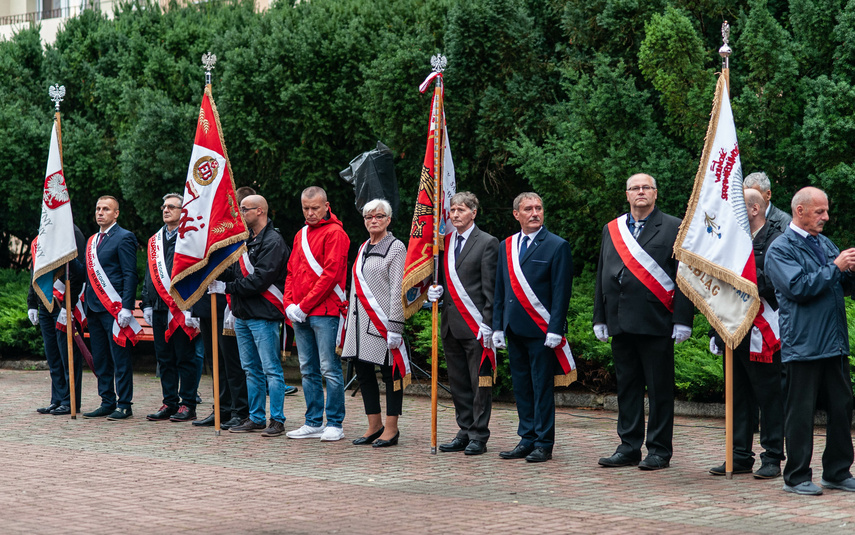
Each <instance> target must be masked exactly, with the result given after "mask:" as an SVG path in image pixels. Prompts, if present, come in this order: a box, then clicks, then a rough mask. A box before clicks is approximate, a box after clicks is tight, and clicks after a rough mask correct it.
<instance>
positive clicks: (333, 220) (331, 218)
mask: <svg viewBox="0 0 855 535" xmlns="http://www.w3.org/2000/svg"><path fill="white" fill-rule="evenodd" d="M306 225H308V226H309V228H310V229H316V228H322V227H324V226H326V225H338V226H340V227H342V228H344V225H342V224H341V221H340V220H339V218H337V217H336V216H335V214H334V213H333V211H332V208H330V209H329V210H328V211H327V217H326V218H324V219H321V220H320V221H318V222H317V223H315V224H314V225H310V224H309V223H308V222H307V223H306Z"/></svg>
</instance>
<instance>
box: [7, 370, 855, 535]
mask: <svg viewBox="0 0 855 535" xmlns="http://www.w3.org/2000/svg"><path fill="white" fill-rule="evenodd" d="M85 373H86V375H84V384H83V410H84V411H88V410H92V409H94V408H95V407H96V406H97V405H98V398H97V395H96V386H95V380H94V377H93V376H92V375H91V373H89V372H88V370H87V371H86V372H85ZM134 390H135V398H134V401H135V403H134V407H133V408H134V418H132V419H130V420H127V421H121V422H107V421H106V420H103V419H99V420H87V419H84V418H82V417H78V419H77V420H71V419H70V418H69V417H67V416H62V417H57V416H42V415H38V414H36V412H35V409H36V408H37V407H40V406H43V405H46V404H47V402H48V397H49V377H48V374H47V372H44V371H14V370H0V415H2V421H3V423H4V430H3V432H2V433H0V451H2V453H0V470H2V479H0V481H2V483H0V534H17V533H90V534H97V533H169V534H182V533H214V534H218V533H223V534H234V533H296V534H299V533H347V534H362V533H365V534H382V533H412V534H420V533H442V534H456V533H467V534H478V533H491V534H495V533H520V534H528V533H531V534H543V533H586V534H598V533H604V534H605V533H674V534H679V535H686V534H692V533H776V534H779V535H784V534H790V533H829V534H832V533H853V532H855V493H845V492H841V491H826V492H825V494H824V495H823V496H819V497H800V496H794V495H790V494H786V493H784V492H782V491H781V486H782V484H783V483H782V481H781V479H780V478H779V479H776V480H772V481H759V480H755V479H753V478H752V477H751V476H750V475H747V476H746V475H739V476H734V478H733V479H732V480H726V479H725V478H723V477H713V476H710V475H708V474H707V470H708V469H709V468H710V467H711V466H714V465H716V464H719V463H721V462H722V461H723V459H724V430H723V426H724V422H723V420H719V419H703V418H685V417H680V418H678V419H677V427H676V430H675V456H674V459H673V461H672V465H671V468H668V469H666V470H662V471H659V472H642V471H640V470H638V469H637V468H613V469H606V468H601V467H599V466H597V459H598V458H599V457H601V456H604V455H609V454H611V453H612V452H613V451H614V448H615V446H616V444H617V435H616V434H615V421H614V418H615V416H616V413H614V412H611V411H605V410H598V411H589V410H582V409H566V408H562V409H559V413H558V415H557V417H556V422H557V445H556V448H555V452H554V459H553V460H552V461H550V462H547V463H543V464H528V463H526V462H524V461H504V460H501V459H499V458H498V456H497V454H498V452H499V451H500V450H502V449H510V448H512V447H513V446H514V445H515V444H516V442H517V437H516V434H515V431H516V424H517V418H516V412H515V410H514V407H513V406H512V405H504V404H502V405H497V406H496V407H495V408H494V411H493V421H492V426H491V427H492V431H493V436H492V437H491V439H490V441H489V443H488V448H489V452H488V453H487V454H486V455H482V456H478V457H465V456H464V455H463V454H462V453H452V454H449V453H445V454H443V453H439V454H438V455H431V454H430V400H429V399H427V398H423V397H418V396H406V397H405V399H404V415H403V416H402V417H401V442H400V445H399V446H397V447H393V448H389V449H382V450H381V449H374V448H371V447H365V446H362V447H358V446H353V445H351V443H350V441H351V440H352V439H353V438H356V437H357V436H360V435H361V434H362V433H363V432H364V425H365V416H364V412H363V409H362V400H361V399H360V397H359V395H358V394H357V396H356V397H350V392H348V394H347V414H348V415H347V418H346V419H345V423H344V431H345V435H346V438H345V440H342V441H340V442H334V443H322V442H320V441H318V440H291V439H287V438H285V437H276V438H262V437H261V436H260V435H259V434H248V435H247V434H242V435H238V434H230V433H228V432H223V433H222V435H221V436H219V437H218V436H215V434H214V432H213V431H212V429H211V428H196V427H193V426H191V425H189V424H179V423H172V422H148V421H146V420H145V414H147V413H149V412H152V411H154V410H156V409H157V408H158V407H159V406H160V383H159V381H158V379H156V378H155V377H154V376H153V375H151V374H137V375H136V376H135V382H134ZM301 390H302V389H301ZM201 392H202V394H203V397H206V398H207V399H208V401H207V403H205V404H204V405H203V407H204V408H202V409H201V410H200V413H202V414H201V415H202V416H204V415H207V410H208V407H209V403H210V392H211V380H210V378H209V377H204V378H203V380H202V386H201ZM304 410H305V405H304V402H303V398H302V396H301V395H297V396H292V397H288V398H286V401H285V415H286V416H287V418H288V420H287V421H286V423H285V425H286V429H289V430H290V429H294V428H296V427H299V426H300V425H301V424H302V423H303V418H302V415H303V412H304ZM455 432H456V425H455V423H454V410H453V408H452V407H451V406H450V403H449V402H447V401H445V400H442V405H441V406H440V413H439V439H440V442H443V441H446V440H449V439H450V438H452V437H453V436H454V434H455ZM823 433H824V430H823V429H821V428H818V429H817V437H816V440H815V452H814V481H815V482H817V483H818V482H819V476H820V473H821V467H820V463H819V461H820V456H821V451H822V448H823V445H824V438H823V436H822V434H823Z"/></svg>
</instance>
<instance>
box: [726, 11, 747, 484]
mask: <svg viewBox="0 0 855 535" xmlns="http://www.w3.org/2000/svg"><path fill="white" fill-rule="evenodd" d="M721 38H722V41H723V43H724V44H723V45H722V46H721V48H719V49H718V53H719V55H720V56H721V67H722V68H721V75H722V76H724V81H725V85H726V87H727V93H728V98H730V53H731V49H730V46H729V45H728V41H729V40H730V24H728V23H727V21H724V23H723V24H722V25H721ZM749 336H750V334H749ZM724 441H725V446H724V448H725V449H724V451H725V457H724V473H725V477H726V478H727V479H733V348H732V347H731V346H730V344H726V347H725V350H724Z"/></svg>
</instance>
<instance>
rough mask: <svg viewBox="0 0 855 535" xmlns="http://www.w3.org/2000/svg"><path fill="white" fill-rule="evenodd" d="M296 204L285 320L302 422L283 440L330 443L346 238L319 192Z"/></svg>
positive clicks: (336, 427) (335, 426)
mask: <svg viewBox="0 0 855 535" xmlns="http://www.w3.org/2000/svg"><path fill="white" fill-rule="evenodd" d="M300 204H301V205H302V207H303V216H304V217H305V218H306V226H304V227H303V228H302V229H300V231H299V232H297V236H296V237H295V238H294V249H293V251H294V252H293V254H292V255H291V258H290V259H289V261H288V280H287V281H285V314H286V315H287V316H288V319H290V320H291V323H292V325H293V326H294V340H295V341H296V343H297V354H298V355H299V357H300V373H301V374H302V376H303V393H304V394H305V397H306V420H305V422H304V424H303V425H302V426H301V427H300V428H299V429H294V430H292V431H288V433H287V436H288V438H295V439H297V438H315V439H318V438H319V439H320V440H321V442H334V441H337V440H341V439H342V438H343V437H344V432H343V431H342V422H343V421H344V376H343V374H342V370H341V360H340V359H339V357H338V355H337V354H336V347H337V346H338V347H341V344H342V343H343V342H344V340H343V339H342V336H341V334H342V332H343V328H344V317H345V314H346V313H347V309H346V307H347V296H346V295H345V293H344V288H345V285H346V284H347V251H348V248H349V247H350V238H348V237H347V233H346V232H345V231H344V228H343V227H342V225H341V221H339V220H338V218H337V217H336V216H335V214H333V213H332V210H330V203H329V202H328V201H327V193H326V192H325V191H324V190H323V189H321V188H319V187H317V186H311V187H308V188H306V189H304V190H303V193H302V194H301V195H300ZM324 380H326V384H327V397H326V404H324ZM324 412H326V416H327V424H326V426H324Z"/></svg>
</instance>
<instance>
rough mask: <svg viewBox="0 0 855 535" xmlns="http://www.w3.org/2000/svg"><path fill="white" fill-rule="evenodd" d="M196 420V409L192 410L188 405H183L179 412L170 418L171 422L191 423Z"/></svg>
mask: <svg viewBox="0 0 855 535" xmlns="http://www.w3.org/2000/svg"><path fill="white" fill-rule="evenodd" d="M195 419H196V409H191V408H190V407H188V406H187V405H181V406H180V407H178V412H176V413H175V414H173V415H172V416H171V417H170V418H169V421H170V422H190V421H192V420H195Z"/></svg>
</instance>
